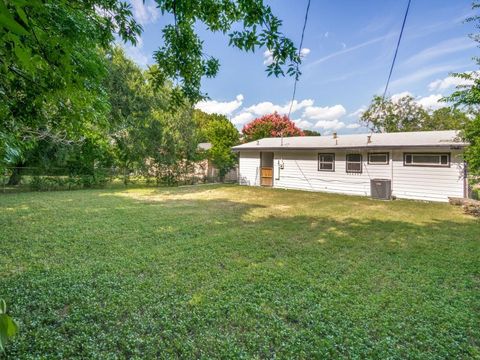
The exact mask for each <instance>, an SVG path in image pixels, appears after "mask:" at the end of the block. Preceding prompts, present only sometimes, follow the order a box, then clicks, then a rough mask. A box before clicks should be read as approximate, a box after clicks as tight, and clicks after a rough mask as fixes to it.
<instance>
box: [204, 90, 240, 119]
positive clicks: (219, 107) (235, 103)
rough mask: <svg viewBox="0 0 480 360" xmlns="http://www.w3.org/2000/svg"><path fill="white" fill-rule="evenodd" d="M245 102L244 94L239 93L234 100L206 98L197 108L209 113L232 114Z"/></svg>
mask: <svg viewBox="0 0 480 360" xmlns="http://www.w3.org/2000/svg"><path fill="white" fill-rule="evenodd" d="M242 103H243V95H242V94H239V95H237V97H236V98H235V100H232V101H225V102H221V101H216V100H204V101H200V102H199V103H197V104H196V105H195V108H196V109H200V110H202V111H204V112H206V113H208V114H221V115H231V114H232V113H233V112H234V111H235V110H237V109H238V108H239V107H240V106H242Z"/></svg>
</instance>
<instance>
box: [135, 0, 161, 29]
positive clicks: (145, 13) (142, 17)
mask: <svg viewBox="0 0 480 360" xmlns="http://www.w3.org/2000/svg"><path fill="white" fill-rule="evenodd" d="M131 3H132V8H133V16H134V17H135V19H136V20H137V21H138V22H139V23H140V24H142V25H146V24H150V23H153V22H155V21H157V19H158V18H159V17H160V11H159V10H158V8H157V6H156V4H155V2H154V1H152V0H146V1H145V4H144V3H143V0H131Z"/></svg>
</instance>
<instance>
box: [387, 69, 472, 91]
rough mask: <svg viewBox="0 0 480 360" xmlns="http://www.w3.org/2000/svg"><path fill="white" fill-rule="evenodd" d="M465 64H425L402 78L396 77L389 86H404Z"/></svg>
mask: <svg viewBox="0 0 480 360" xmlns="http://www.w3.org/2000/svg"><path fill="white" fill-rule="evenodd" d="M465 65H466V64H448V65H438V66H426V67H423V68H421V69H420V70H417V71H415V72H413V73H411V74H410V75H407V76H405V77H403V78H400V79H397V80H395V81H392V82H391V83H390V88H397V87H400V86H402V87H405V86H407V85H410V84H412V83H416V82H417V81H420V80H423V79H425V78H428V77H430V76H432V75H435V74H439V73H449V72H452V71H453V70H455V69H458V68H463V67H464V66H465Z"/></svg>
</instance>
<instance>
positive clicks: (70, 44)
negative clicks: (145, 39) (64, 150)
mask: <svg viewBox="0 0 480 360" xmlns="http://www.w3.org/2000/svg"><path fill="white" fill-rule="evenodd" d="M0 14H1V16H0V79H1V81H0V141H1V142H0V154H2V155H3V156H2V158H1V159H0V166H2V164H3V165H6V164H10V165H16V166H22V165H23V164H24V162H25V161H26V160H27V158H28V157H29V156H28V153H29V151H30V150H31V149H32V148H35V147H36V143H37V142H38V141H50V142H56V143H59V144H65V143H68V142H70V141H82V140H83V139H84V138H85V137H88V136H89V135H91V134H92V133H94V132H96V131H97V128H98V127H103V126H105V125H106V118H105V114H106V112H107V109H108V102H107V98H106V96H105V93H104V91H103V88H102V86H101V82H102V79H103V77H104V75H105V65H104V61H103V54H102V53H101V52H100V51H99V49H100V48H106V47H108V46H109V44H110V43H111V42H112V41H113V39H114V33H115V32H116V33H117V34H119V35H120V37H121V38H123V39H124V40H130V41H132V42H134V41H135V38H136V35H138V34H139V32H140V27H139V26H138V25H136V24H135V22H134V21H133V17H132V14H131V11H130V8H129V6H128V5H126V4H124V3H120V2H117V1H111V0H98V1H80V0H77V1H75V0H73V1H70V0H68V1H67V0H63V1H62V0H31V1H22V0H2V1H0ZM6 154H15V155H16V156H13V157H12V156H10V157H9V156H5V155H6Z"/></svg>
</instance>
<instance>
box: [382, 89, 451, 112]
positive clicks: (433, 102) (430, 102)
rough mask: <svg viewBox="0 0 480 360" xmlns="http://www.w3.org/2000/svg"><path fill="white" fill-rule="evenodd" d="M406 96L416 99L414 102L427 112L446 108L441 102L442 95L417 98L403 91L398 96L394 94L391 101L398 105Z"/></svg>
mask: <svg viewBox="0 0 480 360" xmlns="http://www.w3.org/2000/svg"><path fill="white" fill-rule="evenodd" d="M405 96H411V97H412V98H414V101H415V102H416V103H417V104H418V105H420V106H421V107H423V108H424V109H425V110H427V111H431V110H437V109H440V108H442V107H444V106H445V104H444V103H442V102H439V100H440V99H441V98H442V97H443V96H442V94H432V95H429V96H423V97H421V96H417V97H415V96H414V95H413V94H412V93H411V92H409V91H403V92H401V93H398V94H393V95H392V96H391V97H390V99H391V100H392V102H394V103H397V102H398V101H399V100H400V99H401V98H403V97H405Z"/></svg>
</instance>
